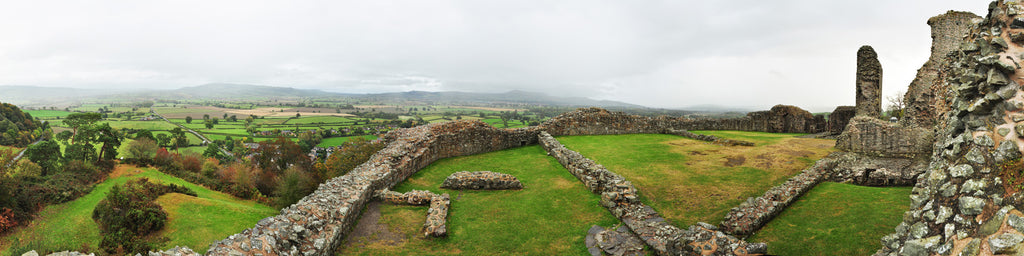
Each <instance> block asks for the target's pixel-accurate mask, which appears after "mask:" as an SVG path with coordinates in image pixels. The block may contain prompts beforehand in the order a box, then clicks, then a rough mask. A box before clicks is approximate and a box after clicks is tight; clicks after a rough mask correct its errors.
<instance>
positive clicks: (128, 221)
mask: <svg viewBox="0 0 1024 256" xmlns="http://www.w3.org/2000/svg"><path fill="white" fill-rule="evenodd" d="M172 192H176V193H183V194H187V195H191V196H196V193H195V191H192V190H190V189H188V188H185V187H183V186H178V185H174V184H171V185H160V184H154V183H150V182H149V180H148V179H146V178H142V179H137V180H132V181H128V182H127V183H125V184H124V187H123V188H122V187H121V186H114V187H112V188H111V189H110V193H109V194H107V197H106V198H104V199H103V200H102V201H100V203H99V204H97V205H96V208H95V209H93V212H92V219H93V220H94V221H96V223H97V224H99V226H100V233H101V234H102V235H103V237H102V239H101V240H100V249H102V250H103V251H105V252H107V253H121V252H129V253H146V252H148V251H149V250H151V249H152V248H153V247H154V246H152V244H151V243H149V242H147V241H146V240H145V239H144V237H146V236H147V235H149V234H150V233H153V232H155V231H159V230H160V229H162V228H163V227H164V224H165V223H166V221H167V213H166V212H164V210H163V208H162V207H160V205H158V204H156V203H155V202H154V201H153V200H156V198H157V197H159V196H160V195H163V194H166V193H172Z"/></svg>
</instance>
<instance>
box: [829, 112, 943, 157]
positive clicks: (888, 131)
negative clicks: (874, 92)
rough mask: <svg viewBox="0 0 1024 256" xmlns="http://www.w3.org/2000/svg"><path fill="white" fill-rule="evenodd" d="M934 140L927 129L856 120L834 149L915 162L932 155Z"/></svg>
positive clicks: (876, 120)
mask: <svg viewBox="0 0 1024 256" xmlns="http://www.w3.org/2000/svg"><path fill="white" fill-rule="evenodd" d="M934 138H935V135H934V133H933V132H932V131H931V129H928V128H922V127H905V126H900V125H897V124H895V123H890V122H886V121H882V120H878V119H877V118H874V117H867V116H857V117H854V118H853V120H850V123H849V124H848V125H846V130H845V131H843V134H840V135H839V137H837V138H836V148H837V149H840V150H843V151H847V152H856V153H861V154H866V155H870V156H878V157H902V158H917V157H924V156H927V155H928V154H929V153H930V152H931V145H932V141H933V140H934Z"/></svg>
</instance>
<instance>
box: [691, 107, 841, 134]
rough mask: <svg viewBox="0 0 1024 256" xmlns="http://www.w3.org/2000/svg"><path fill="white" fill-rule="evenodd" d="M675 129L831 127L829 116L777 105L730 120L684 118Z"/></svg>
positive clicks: (780, 130)
mask: <svg viewBox="0 0 1024 256" xmlns="http://www.w3.org/2000/svg"><path fill="white" fill-rule="evenodd" d="M679 122H680V123H678V124H675V125H674V126H673V127H674V128H675V129H685V130H734V131H757V132H775V133H819V132H824V131H825V128H826V126H827V124H826V122H825V117H823V116H814V115H812V114H811V112H808V111H807V110H803V109H801V108H798V107H795V106H788V105H775V106H774V107H772V108H771V109H769V110H767V111H756V112H750V113H747V116H745V117H740V118H727V119H680V120H679Z"/></svg>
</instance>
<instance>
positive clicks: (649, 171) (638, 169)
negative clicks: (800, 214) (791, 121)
mask: <svg viewBox="0 0 1024 256" xmlns="http://www.w3.org/2000/svg"><path fill="white" fill-rule="evenodd" d="M700 133H702V134H711V135H715V136H719V137H722V138H727V139H736V140H745V141H750V142H754V143H755V146H753V147H745V146H721V145H716V144H711V143H708V142H704V141H698V140H693V139H687V138H683V137H679V136H674V135H665V134H628V135H599V136H563V137H558V140H559V141H561V142H562V144H564V145H565V146H566V147H568V148H569V149H572V150H575V151H577V152H580V154H583V155H584V156H586V157H588V158H590V159H593V160H594V161H596V162H597V163H599V164H602V165H604V166H605V167H606V168H608V170H610V171H612V172H615V173H618V174H619V175H622V176H623V177H625V178H626V179H627V180H630V181H632V182H633V185H635V186H636V187H637V189H638V190H639V192H640V199H641V201H643V202H644V203H645V204H648V205H650V206H651V207H653V208H654V209H655V210H657V211H658V212H659V213H661V215H662V216H664V217H665V218H666V219H668V220H669V221H670V222H671V223H672V224H673V225H676V226H678V227H687V226H689V225H693V224H695V223H697V222H698V221H700V222H706V223H711V224H718V223H719V222H721V221H722V219H723V218H725V214H726V213H727V212H728V211H729V209H731V208H732V207H735V206H737V205H739V204H740V202H742V201H743V200H746V199H747V198H748V197H756V196H760V195H761V194H763V193H764V192H765V191H767V190H768V189H769V188H771V187H773V186H776V185H778V184H781V183H782V182H783V181H785V180H786V179H788V178H789V177H792V176H793V175H795V174H797V173H799V172H800V171H802V170H803V169H804V168H806V167H808V166H810V165H811V164H812V163H814V161H815V160H817V159H820V158H822V157H824V156H825V155H826V154H828V153H829V152H831V151H832V146H833V144H834V141H832V140H823V139H801V138H795V137H794V136H795V135H794V134H778V133H763V132H736V131H716V132H700Z"/></svg>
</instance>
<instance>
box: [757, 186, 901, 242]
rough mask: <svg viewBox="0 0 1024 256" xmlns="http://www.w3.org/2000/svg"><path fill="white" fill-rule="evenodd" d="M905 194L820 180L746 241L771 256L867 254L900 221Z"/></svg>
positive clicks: (897, 189)
mask: <svg viewBox="0 0 1024 256" xmlns="http://www.w3.org/2000/svg"><path fill="white" fill-rule="evenodd" d="M910 190H911V187H883V188H880V187H864V186H855V185H849V184H841V183H833V182H824V183H821V184H819V185H818V186H817V187H815V188H814V189H812V190H811V191H809V192H807V194H806V195H804V196H803V197H801V198H800V199H798V200H797V201H796V202H795V203H793V205H790V206H789V208H786V210H785V211H783V212H782V214H779V216H778V217H775V219H773V220H772V221H771V222H769V223H768V224H767V225H765V226H764V227H763V228H761V230H760V231H758V232H757V233H755V234H754V235H753V236H751V237H750V238H748V239H747V240H748V241H752V242H767V243H768V252H769V253H770V254H776V255H870V254H872V253H874V252H875V250H878V248H879V246H880V244H879V239H881V238H882V236H883V235H885V234H888V233H892V232H893V227H895V226H896V225H897V224H899V223H900V221H901V220H902V219H903V212H905V211H906V210H907V206H909V205H910ZM837 202H841V203H837Z"/></svg>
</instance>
